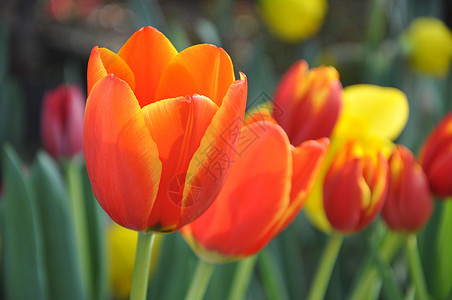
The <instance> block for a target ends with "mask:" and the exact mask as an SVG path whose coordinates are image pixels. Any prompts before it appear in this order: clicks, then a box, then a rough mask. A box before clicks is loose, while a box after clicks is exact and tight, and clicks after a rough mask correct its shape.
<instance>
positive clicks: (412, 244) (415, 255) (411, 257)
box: [406, 233, 430, 300]
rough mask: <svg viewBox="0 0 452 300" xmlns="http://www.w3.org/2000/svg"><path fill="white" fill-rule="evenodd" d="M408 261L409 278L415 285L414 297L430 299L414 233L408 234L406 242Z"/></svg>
mask: <svg viewBox="0 0 452 300" xmlns="http://www.w3.org/2000/svg"><path fill="white" fill-rule="evenodd" d="M406 251H407V256H408V262H409V264H410V272H411V278H412V280H413V282H414V285H415V287H416V298H417V299H419V300H428V299H430V297H429V295H428V292H427V287H426V285H425V278H424V272H423V271H422V266H421V259H420V257H419V250H418V246H417V238H416V235H415V234H414V233H412V234H410V235H409V236H408V239H407V243H406Z"/></svg>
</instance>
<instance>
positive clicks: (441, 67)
mask: <svg viewBox="0 0 452 300" xmlns="http://www.w3.org/2000/svg"><path fill="white" fill-rule="evenodd" d="M404 37H405V41H406V45H407V50H408V53H407V54H408V57H409V60H410V62H411V63H412V65H413V68H415V69H416V70H417V71H419V72H423V73H426V74H430V75H434V76H439V77H443V76H445V75H447V73H448V72H449V69H450V62H451V59H452V33H451V31H450V29H449V28H448V27H447V26H446V25H445V24H444V23H443V22H442V21H441V20H439V19H436V18H433V17H421V18H417V19H415V20H414V21H413V23H411V25H410V27H409V28H408V29H407V31H406V32H405V36H404Z"/></svg>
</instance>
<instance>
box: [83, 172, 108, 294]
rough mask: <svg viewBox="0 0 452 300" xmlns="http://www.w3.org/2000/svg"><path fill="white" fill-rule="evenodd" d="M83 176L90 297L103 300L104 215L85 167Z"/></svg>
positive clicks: (104, 269) (105, 263) (105, 273)
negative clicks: (90, 286)
mask: <svg viewBox="0 0 452 300" xmlns="http://www.w3.org/2000/svg"><path fill="white" fill-rule="evenodd" d="M81 172H82V176H83V179H82V180H83V191H84V200H85V210H86V222H87V228H88V241H89V247H90V249H89V250H90V261H91V271H92V280H93V282H92V287H93V291H92V294H93V295H92V297H93V299H105V298H106V294H107V284H108V283H107V260H106V257H107V255H106V249H105V243H106V241H105V234H104V232H105V230H104V222H103V221H104V215H105V213H104V212H103V210H102V208H101V207H100V205H99V203H98V202H97V200H96V199H95V197H94V194H93V191H92V189H91V184H90V181H89V177H88V174H87V172H86V167H85V166H83V167H82V169H81Z"/></svg>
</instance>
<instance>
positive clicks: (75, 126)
mask: <svg viewBox="0 0 452 300" xmlns="http://www.w3.org/2000/svg"><path fill="white" fill-rule="evenodd" d="M84 110H85V97H84V96H83V93H82V91H81V90H80V88H79V87H78V86H74V85H72V86H67V85H61V86H59V87H58V88H57V89H55V90H51V91H48V92H46V94H45V95H44V102H43V105H42V111H41V136H42V142H43V144H44V148H45V149H46V150H47V152H49V153H50V154H51V155H52V156H54V157H68V156H73V155H75V154H77V153H81V152H82V150H83V113H84Z"/></svg>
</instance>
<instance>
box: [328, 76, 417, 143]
mask: <svg viewBox="0 0 452 300" xmlns="http://www.w3.org/2000/svg"><path fill="white" fill-rule="evenodd" d="M344 100H345V103H344V109H343V113H342V115H341V117H340V118H339V121H338V125H337V131H339V132H341V133H342V134H344V133H343V132H342V131H344V130H348V129H350V128H351V126H347V124H348V125H350V124H349V123H350V122H353V123H355V124H356V125H357V126H359V128H365V130H366V131H367V132H366V134H368V135H374V136H378V137H380V138H386V139H390V140H394V139H396V138H397V137H398V136H399V135H400V133H401V132H402V130H403V128H404V127H405V125H406V122H407V120H408V112H409V109H408V101H407V99H406V96H405V94H404V93H403V92H401V91H400V90H398V89H395V88H388V87H379V86H375V85H368V84H359V85H353V86H349V87H346V88H344ZM353 127H355V130H356V126H355V125H353Z"/></svg>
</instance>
